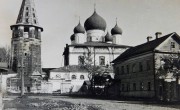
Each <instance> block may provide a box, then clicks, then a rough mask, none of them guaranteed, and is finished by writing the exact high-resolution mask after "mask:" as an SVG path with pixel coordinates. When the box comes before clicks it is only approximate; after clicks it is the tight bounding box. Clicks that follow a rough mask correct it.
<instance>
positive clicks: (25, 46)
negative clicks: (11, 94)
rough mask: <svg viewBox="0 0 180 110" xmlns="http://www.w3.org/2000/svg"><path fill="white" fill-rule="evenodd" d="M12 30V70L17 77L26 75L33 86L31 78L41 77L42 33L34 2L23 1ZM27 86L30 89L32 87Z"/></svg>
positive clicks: (32, 0)
mask: <svg viewBox="0 0 180 110" xmlns="http://www.w3.org/2000/svg"><path fill="white" fill-rule="evenodd" d="M11 30H12V41H11V49H12V55H11V56H12V58H11V59H12V62H11V68H12V70H13V71H14V72H16V73H18V74H17V77H19V76H21V74H22V73H23V74H24V77H25V80H26V79H27V80H26V82H28V84H31V82H29V81H30V77H31V76H33V75H35V76H37V75H39V76H41V71H42V70H41V32H42V31H43V28H42V27H41V26H40V25H39V22H38V18H37V13H36V9H35V4H34V0H23V1H22V5H21V8H20V11H19V15H18V18H17V21H16V24H15V25H11ZM28 84H25V86H26V87H27V88H28V89H30V88H31V87H30V85H28ZM31 86H32V85H31Z"/></svg>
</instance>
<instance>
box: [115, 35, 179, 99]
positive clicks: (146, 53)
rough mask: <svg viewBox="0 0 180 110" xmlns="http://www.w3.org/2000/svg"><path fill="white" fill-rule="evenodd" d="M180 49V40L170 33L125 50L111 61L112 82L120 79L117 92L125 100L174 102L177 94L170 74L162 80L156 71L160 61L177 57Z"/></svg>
mask: <svg viewBox="0 0 180 110" xmlns="http://www.w3.org/2000/svg"><path fill="white" fill-rule="evenodd" d="M179 49H180V37H179V35H178V34H177V33H175V32H173V33H170V34H168V35H165V36H163V37H161V36H160V33H156V39H154V40H150V39H149V37H148V41H147V42H146V43H143V44H141V45H138V46H135V47H131V48H129V49H128V50H126V51H125V52H124V53H122V54H121V55H120V56H119V57H117V58H116V59H115V60H114V61H113V63H114V72H115V79H117V80H120V83H119V85H118V88H117V91H116V92H117V93H118V94H119V95H120V96H124V97H143V98H158V99H160V100H176V99H177V97H178V94H179V93H177V91H178V90H177V89H178V88H177V86H176V84H175V78H174V77H173V75H172V74H173V73H171V72H168V73H167V74H166V75H165V77H164V78H163V79H162V77H159V76H160V75H159V73H160V72H159V70H160V68H161V67H162V66H163V63H162V58H163V57H168V56H172V55H173V56H178V53H179ZM162 80H163V81H162Z"/></svg>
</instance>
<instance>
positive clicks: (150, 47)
mask: <svg viewBox="0 0 180 110" xmlns="http://www.w3.org/2000/svg"><path fill="white" fill-rule="evenodd" d="M172 35H177V34H176V33H175V32H173V33H170V34H168V35H165V36H163V37H160V38H158V39H155V40H152V41H149V42H146V43H144V44H141V45H138V46H135V47H131V48H129V49H128V50H126V51H125V52H124V53H122V54H121V55H120V56H118V57H117V58H116V59H115V60H114V61H112V62H113V63H114V62H116V61H119V60H124V59H127V58H129V57H132V56H134V55H138V54H141V53H144V52H149V51H154V49H155V48H156V47H157V46H159V45H160V44H161V43H162V42H164V41H165V40H166V39H167V38H168V37H170V36H172ZM177 36H178V35H177Z"/></svg>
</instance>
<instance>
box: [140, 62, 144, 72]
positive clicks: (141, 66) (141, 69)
mask: <svg viewBox="0 0 180 110" xmlns="http://www.w3.org/2000/svg"><path fill="white" fill-rule="evenodd" d="M139 71H140V72H142V71H143V65H142V62H139Z"/></svg>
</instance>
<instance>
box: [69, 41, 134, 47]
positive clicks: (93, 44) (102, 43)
mask: <svg viewBox="0 0 180 110" xmlns="http://www.w3.org/2000/svg"><path fill="white" fill-rule="evenodd" d="M69 46H89V47H100V46H102V47H122V48H128V47H131V46H127V45H117V44H111V43H104V42H85V43H83V44H72V45H69Z"/></svg>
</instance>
